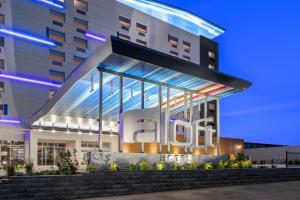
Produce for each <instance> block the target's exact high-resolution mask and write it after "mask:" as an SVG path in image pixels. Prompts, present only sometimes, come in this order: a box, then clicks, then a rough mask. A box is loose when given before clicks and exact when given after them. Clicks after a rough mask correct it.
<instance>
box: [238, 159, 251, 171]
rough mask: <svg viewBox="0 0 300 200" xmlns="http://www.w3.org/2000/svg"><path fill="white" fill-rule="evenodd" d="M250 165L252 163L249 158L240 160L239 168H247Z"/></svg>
mask: <svg viewBox="0 0 300 200" xmlns="http://www.w3.org/2000/svg"><path fill="white" fill-rule="evenodd" d="M251 167H252V163H251V161H250V160H244V161H241V162H240V168H242V169H249V168H251Z"/></svg>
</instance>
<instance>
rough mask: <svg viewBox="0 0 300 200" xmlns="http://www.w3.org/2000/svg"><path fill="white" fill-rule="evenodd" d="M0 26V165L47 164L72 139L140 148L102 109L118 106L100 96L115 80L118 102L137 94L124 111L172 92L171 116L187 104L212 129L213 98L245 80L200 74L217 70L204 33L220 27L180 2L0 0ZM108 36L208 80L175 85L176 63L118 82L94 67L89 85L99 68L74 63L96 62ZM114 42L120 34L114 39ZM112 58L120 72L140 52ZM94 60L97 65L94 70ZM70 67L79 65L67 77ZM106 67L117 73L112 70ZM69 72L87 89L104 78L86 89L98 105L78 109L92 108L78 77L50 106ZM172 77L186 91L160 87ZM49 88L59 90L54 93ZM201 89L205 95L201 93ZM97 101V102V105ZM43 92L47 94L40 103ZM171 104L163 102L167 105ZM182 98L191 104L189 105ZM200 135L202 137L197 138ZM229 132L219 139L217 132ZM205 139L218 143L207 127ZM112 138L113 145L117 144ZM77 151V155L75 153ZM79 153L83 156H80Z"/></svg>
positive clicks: (87, 146) (84, 145)
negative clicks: (168, 70) (169, 70)
mask: <svg viewBox="0 0 300 200" xmlns="http://www.w3.org/2000/svg"><path fill="white" fill-rule="evenodd" d="M0 26H1V28H0V70H1V74H0V94H1V98H0V116H1V119H0V133H1V134H0V146H1V159H0V162H1V164H0V166H3V165H6V164H10V163H12V162H23V161H24V160H26V159H28V160H29V159H31V160H33V161H34V164H35V166H40V167H41V168H42V167H43V166H45V167H49V166H53V165H55V163H56V161H57V159H58V157H59V153H60V152H62V151H65V150H66V149H77V150H78V151H79V152H82V153H84V152H87V151H89V150H91V149H95V148H98V147H99V145H100V146H101V147H102V149H103V150H104V151H112V152H116V151H121V149H124V151H125V149H127V151H128V152H134V151H141V148H142V147H140V146H139V145H140V144H138V143H137V144H122V143H121V141H120V138H121V137H119V135H120V134H119V133H120V128H119V124H120V119H119V117H116V116H117V115H115V114H114V115H113V114H111V115H110V113H115V112H120V106H119V107H118V108H117V107H113V103H112V100H111V99H109V98H108V100H106V99H105V98H106V97H104V96H105V95H106V93H105V91H106V90H108V91H109V92H108V93H107V94H108V95H111V96H113V95H116V94H117V93H120V91H117V89H116V88H120V87H121V86H120V84H122V85H123V84H124V85H130V84H131V85H132V86H131V87H130V86H128V87H127V86H126V87H127V88H126V89H124V90H123V89H122V95H121V96H122V97H121V98H123V99H122V104H123V101H124V106H127V105H126V102H125V101H126V99H125V97H126V98H127V96H129V97H128V98H129V99H127V100H128V101H129V100H130V98H132V99H133V98H134V97H135V96H136V95H139V99H140V100H138V101H134V105H128V106H127V107H126V109H125V108H124V111H125V110H132V109H145V108H147V107H148V108H150V107H153V106H155V105H154V104H150V103H148V104H147V102H150V100H149V99H153V98H155V99H157V100H156V102H157V105H156V106H159V107H161V108H162V109H165V108H166V107H168V108H169V107H170V103H171V104H172V102H171V101H174V102H173V104H174V105H175V107H176V109H175V108H174V110H176V111H172V113H171V114H170V115H171V116H176V117H182V118H188V117H190V118H191V119H192V117H191V116H192V115H191V112H192V110H193V112H194V113H198V114H199V116H198V118H199V119H201V118H210V120H209V121H208V122H202V124H205V126H210V127H212V129H213V130H214V131H215V132H214V136H216V135H217V133H219V114H218V113H219V100H217V99H219V98H221V97H223V96H224V97H225V96H228V95H230V94H233V93H235V92H240V91H243V90H244V89H246V88H247V87H249V86H250V83H248V82H245V81H244V82H243V81H242V84H240V85H239V86H238V87H235V85H231V87H229V86H226V84H224V83H225V82H226V78H227V79H229V78H231V77H229V78H228V77H221V78H222V79H221V80H222V81H223V82H222V81H221V82H220V83H219V82H218V81H215V82H212V81H211V80H210V79H211V78H210V77H214V76H217V75H214V74H212V75H209V74H208V73H207V70H208V72H209V73H210V71H213V73H218V71H219V64H218V44H217V43H216V42H214V41H213V38H215V37H217V36H219V35H220V34H222V33H224V29H222V28H221V27H219V26H217V25H215V24H212V23H210V22H208V21H206V20H204V19H202V18H200V17H198V16H196V15H193V14H192V13H189V12H187V11H184V10H181V9H178V8H174V7H170V6H167V5H164V4H160V3H157V2H154V1H146V0H135V1H129V0H113V1H107V0H97V1H96V0H43V1H41V0H24V1H19V0H0ZM111 36H113V37H115V38H118V39H120V40H122V41H128V42H130V43H133V44H136V45H138V46H140V47H143V48H146V49H151V50H152V51H156V52H160V53H162V54H164V56H167V55H169V56H171V57H173V59H171V60H172V61H173V60H174V62H175V61H176V62H177V61H178V62H179V61H180V62H184V63H188V64H190V65H199V66H201V67H202V68H206V69H205V70H206V71H204V72H203V77H204V78H207V79H208V81H207V82H203V85H202V86H201V87H198V88H197V87H195V86H192V87H183V86H182V87H180V88H179V86H181V85H184V83H187V82H188V81H191V80H188V77H183V79H184V78H185V81H184V82H179V83H176V81H174V80H175V79H177V78H178V76H179V78H180V76H181V74H179V73H183V72H177V73H175V74H170V76H171V77H170V76H169V75H168V76H167V77H163V78H164V79H163V80H162V79H158V80H156V82H154V81H153V80H152V79H151V81H152V82H150V83H149V82H147V81H146V80H140V79H139V81H141V82H142V83H143V84H139V85H138V86H135V85H134V83H133V82H132V79H133V78H143V77H142V75H139V76H138V77H132V76H126V77H124V79H128V80H124V81H125V82H122V83H121V82H120V80H119V79H121V78H119V79H114V78H107V77H105V76H108V75H106V74H102V79H104V81H103V80H102V85H100V86H99V87H97V86H94V85H95V84H96V85H97V83H98V82H100V80H101V79H100V78H101V76H100V78H99V76H98V74H97V73H95V72H93V73H91V74H92V75H91V74H90V75H89V76H88V73H87V72H86V73H85V74H84V73H82V74H81V72H82V71H84V70H85V69H91V68H89V67H90V66H91V64H93V62H96V61H95V60H96V56H95V55H98V58H97V59H99V58H100V57H101V56H102V55H104V54H105V52H104V50H105V48H106V47H107V41H109V40H110V38H111ZM112 41H115V40H114V39H113V40H112ZM115 43H117V42H115ZM123 43H124V42H123ZM123 43H122V42H120V44H119V43H118V45H121V44H123ZM124 44H125V43H124ZM115 46H117V44H115ZM115 46H114V45H111V47H110V49H113V51H112V53H114V54H116V52H115V51H114V50H115V49H116V48H117V47H115ZM128 48H129V46H128ZM103 49H104V50H103ZM101 51H103V52H101ZM145 51H146V50H145ZM152 51H149V52H152ZM149 52H148V55H149V54H150V53H149ZM100 53H102V54H100ZM126 53H128V52H124V55H123V56H125V54H126ZM136 55H138V52H136ZM127 56H128V57H130V55H127ZM163 58H165V57H160V59H163ZM166 58H167V57H166ZM116 60H118V61H119V62H118V63H117V64H118V65H119V68H122V69H124V71H121V72H120V71H118V73H123V72H125V69H126V70H129V69H130V68H132V67H134V66H136V65H137V64H138V63H140V62H141V61H140V60H141V59H139V58H135V59H132V60H129V61H128V62H123V61H121V58H116V59H114V60H111V63H110V64H111V65H112V64H116V63H113V62H116ZM99 62H100V61H98V64H99ZM103 63H104V62H103ZM108 63H109V62H108ZM145 63H149V61H148V62H146V61H145ZM104 64H107V63H104ZM99 66H100V65H99ZM99 66H97V67H98V70H99ZM146 68H147V67H145V66H142V67H141V69H140V70H141V72H144V71H145V70H146ZM105 70H106V71H102V72H101V73H108V72H111V71H110V70H112V69H111V68H106V69H105ZM155 70H157V71H158V70H159V69H152V71H150V72H148V73H150V74H151V73H152V74H154V73H155ZM180 70H182V69H180ZM180 70H179V71H180ZM100 71H101V70H100ZM175 71H176V70H175ZM79 72H80V73H79ZM139 72H140V71H139ZM134 73H137V71H135V72H134ZM134 73H133V74H134ZM76 74H80V75H78V76H77V77H76ZM95 74H96V75H95ZM183 74H184V73H183ZM220 74H221V73H220ZM110 75H112V73H111V74H110ZM113 75H114V76H117V75H120V74H117V73H116V71H114V74H113ZM131 75H132V74H131ZM134 75H136V74H134ZM148 75H149V74H148ZM220 76H221V75H220ZM144 77H145V76H144ZM203 77H202V78H203ZM70 79H76V81H82V83H81V84H82V85H84V84H85V85H88V86H87V87H88V88H89V90H90V91H91V92H90V93H93V92H94V91H98V90H101V91H102V89H101V88H102V87H103V90H105V91H104V92H103V91H102V93H101V94H102V95H101V99H99V98H100V97H99V96H98V97H94V99H96V101H97V102H98V104H97V109H96V111H97V112H96V111H95V110H93V111H90V112H88V113H89V114H87V112H86V110H84V109H91V107H88V108H87V106H90V104H92V103H91V102H90V104H88V103H86V102H85V101H87V100H86V99H84V98H88V97H85V96H84V95H83V93H84V92H83V91H84V89H83V88H82V87H81V88H78V90H77V91H80V92H79V93H76V94H75V93H71V94H72V97H71V98H70V99H65V101H66V102H68V103H67V104H62V105H61V107H59V106H57V105H59V103H60V102H63V101H64V100H63V98H66V97H65V96H68V92H69V91H71V90H72V89H71V88H72V87H73V88H74V87H76V86H77V85H76V84H75V83H76V81H72V80H70ZM106 79H109V81H107V80H106ZM129 79H131V80H129ZM122 80H123V79H122ZM136 80H137V79H136ZM136 80H135V81H136ZM171 80H172V81H173V82H171ZM178 80H179V79H178ZM214 80H215V79H214ZM130 81H131V83H130ZM232 82H234V81H232ZM71 83H72V84H71ZM156 83H157V85H159V86H162V85H161V84H165V83H168V84H169V85H163V86H164V87H165V88H160V87H156V88H155V87H152V86H149V85H147V84H156ZM199 83H200V82H199ZM82 85H81V86H82ZM168 86H170V87H168ZM171 86H172V87H173V86H174V88H173V90H180V89H184V90H185V91H180V92H175V91H171V92H170V91H169V93H171V94H169V95H168V89H167V88H171ZM240 86H241V87H240ZM78 87H79V86H78ZM65 88H66V89H65ZM149 88H152V89H149ZM153 88H155V89H156V90H154V89H153ZM193 88H196V89H197V91H200V90H201V91H200V93H201V94H202V95H204V97H206V102H203V101H202V102H200V100H201V99H202V100H203V97H197V98H198V99H195V101H196V100H197V101H198V100H199V102H200V103H199V105H198V104H197V105H196V104H195V103H194V102H195V101H194V100H193V99H192V100H191V101H189V100H188V98H191V97H193V93H192V92H193V91H194V90H193V91H192V89H193ZM159 90H162V91H161V94H162V95H161V97H159V95H156V97H153V96H151V95H152V93H153V91H157V92H158V91H159ZM171 90H172V89H171ZM58 91H59V92H58ZM60 91H64V92H65V93H64V94H58V95H57V93H61V92H60ZM137 91H139V92H137ZM188 92H190V93H188ZM95 93H96V92H95ZM96 94H98V93H96ZM103 95H104V96H103ZM55 96H58V97H56V98H54V97H55ZM119 96H120V95H119ZM53 98H54V99H53ZM118 98H119V97H118ZM208 98H210V99H209V100H207V99H208ZM158 99H162V100H161V101H160V100H158ZM183 99H184V100H183ZM101 100H103V103H102V101H101ZM99 101H101V105H102V106H99ZM177 101H178V102H180V103H177ZM45 102H47V103H46V104H45ZM137 102H139V103H137ZM168 102H169V103H168ZM177 104H178V105H177ZM50 105H51V106H52V107H50ZM174 105H171V106H173V107H174ZM94 106H95V105H94ZM105 106H106V107H112V109H111V110H109V109H108V110H106V111H105V112H104V109H107V108H105ZM164 106H165V107H164ZM188 106H190V107H189V110H188ZM102 107H103V108H102ZM45 108H47V109H45ZM79 108H80V109H79ZM83 108H84V109H83ZM122 108H123V107H122ZM100 109H102V111H103V113H101V117H100V116H98V114H99V112H98V111H99V110H100ZM44 110H47V112H48V113H43V114H41V112H42V111H43V112H44ZM58 110H59V111H61V112H58ZM102 111H101V112H102ZM45 112H46V111H45ZM90 113H91V114H90ZM121 113H122V110H121ZM102 114H103V117H102ZM37 116H38V117H37ZM33 119H34V120H33ZM101 119H102V120H101ZM62 121H65V122H62ZM99 121H102V123H99ZM181 128H182V132H185V130H184V127H181ZM100 132H101V134H100ZM203 134H204V135H205V133H202V135H200V137H204V135H203ZM99 135H100V136H99ZM218 135H220V134H218ZM178 137H179V138H180V137H183V139H182V140H185V136H178ZM179 140H180V139H179ZM200 140H201V138H200ZM202 140H204V139H203V138H202ZM228 140H229V139H224V141H228ZM99 141H101V142H99ZM213 141H214V142H215V143H218V144H219V145H220V143H222V141H220V137H213ZM233 141H235V140H230V142H227V143H226V144H224V146H226V145H227V146H228V145H229V143H231V142H233ZM233 143H234V142H233ZM121 144H122V145H123V146H122V147H120V146H121ZM126 145H127V146H126ZM149 145H150V146H151V144H145V146H143V151H145V152H151V150H149V151H147V148H148V149H151V148H150V147H149ZM234 145H236V146H237V149H243V148H240V146H241V145H243V141H242V140H238V141H237V142H235V143H234ZM234 145H231V144H230V145H229V146H230V148H231V149H232V148H233V147H232V146H234ZM137 146H139V147H137ZM226 149H227V148H226ZM174 151H175V150H174ZM210 151H212V150H209V149H205V150H203V152H201V153H208V152H210ZM216 151H218V152H216ZM237 151H238V150H237ZM155 152H156V151H155ZM157 152H158V151H157ZM168 153H172V152H168ZM173 153H186V150H182V149H181V150H176V152H173ZM214 153H223V154H226V153H227V154H228V153H229V150H225V149H224V150H223V152H221V151H220V148H219V149H218V150H216V149H215V150H214ZM81 155H82V154H80V155H79V158H80V159H81V158H82V156H81ZM81 160H82V164H84V161H83V159H81Z"/></svg>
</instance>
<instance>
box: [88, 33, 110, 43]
mask: <svg viewBox="0 0 300 200" xmlns="http://www.w3.org/2000/svg"><path fill="white" fill-rule="evenodd" d="M85 36H86V37H89V38H92V39H95V40H98V41H100V42H105V41H106V39H105V38H104V37H101V36H99V35H95V34H93V33H85Z"/></svg>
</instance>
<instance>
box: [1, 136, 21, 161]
mask: <svg viewBox="0 0 300 200" xmlns="http://www.w3.org/2000/svg"><path fill="white" fill-rule="evenodd" d="M24 153H25V151H24V141H7V140H0V161H1V162H0V166H1V167H3V166H7V165H11V164H24V160H25V159H24V158H25V157H24Z"/></svg>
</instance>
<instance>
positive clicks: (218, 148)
mask: <svg viewBox="0 0 300 200" xmlns="http://www.w3.org/2000/svg"><path fill="white" fill-rule="evenodd" d="M216 102H217V103H216V105H217V106H216V111H217V155H218V156H219V155H220V133H221V131H220V128H221V124H220V121H221V120H220V118H221V117H220V100H219V99H217V100H216Z"/></svg>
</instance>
